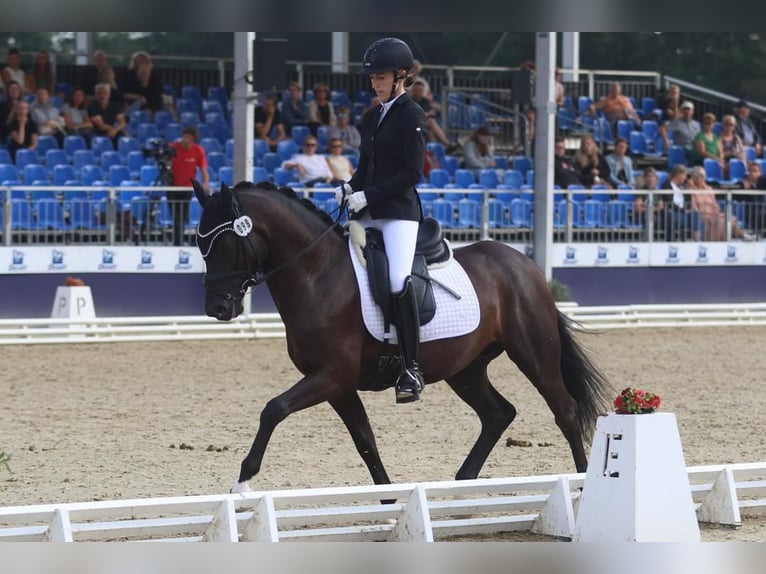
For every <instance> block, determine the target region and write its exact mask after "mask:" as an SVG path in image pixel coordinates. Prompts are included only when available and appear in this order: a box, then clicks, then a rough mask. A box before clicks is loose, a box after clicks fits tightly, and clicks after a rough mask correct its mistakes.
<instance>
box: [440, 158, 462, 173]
mask: <svg viewBox="0 0 766 574" xmlns="http://www.w3.org/2000/svg"><path fill="white" fill-rule="evenodd" d="M441 167H442V169H446V170H447V173H448V174H449V175H450V177H451V178H454V177H455V172H456V171H457V169H458V159H457V158H456V157H455V156H454V155H445V156H444V159H443V160H442V162H441Z"/></svg>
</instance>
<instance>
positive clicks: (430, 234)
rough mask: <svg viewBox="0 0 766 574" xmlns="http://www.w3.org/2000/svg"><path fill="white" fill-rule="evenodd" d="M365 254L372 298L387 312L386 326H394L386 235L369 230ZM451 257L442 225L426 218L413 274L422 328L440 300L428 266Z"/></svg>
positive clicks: (421, 227)
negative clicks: (437, 298) (436, 298)
mask: <svg viewBox="0 0 766 574" xmlns="http://www.w3.org/2000/svg"><path fill="white" fill-rule="evenodd" d="M362 252H363V254H364V258H365V259H366V261H367V275H368V278H369V281H370V291H371V292H372V298H373V300H374V301H375V303H377V305H378V306H379V307H380V309H381V311H382V312H383V317H384V319H385V322H386V325H390V324H391V323H392V320H391V319H392V313H391V293H390V290H389V283H388V257H387V256H386V248H385V245H384V244H383V233H382V232H381V231H380V230H378V229H372V228H368V229H367V230H366V243H365V246H364V248H363V250H362ZM451 256H452V252H451V251H450V248H449V246H448V245H447V242H446V241H445V239H444V235H443V233H442V229H441V226H440V225H439V222H438V221H436V220H435V219H433V218H431V217H427V218H425V219H424V220H423V221H422V222H421V224H420V227H419V228H418V239H417V246H416V247H415V257H414V259H413V261H412V273H411V275H412V287H413V288H414V290H415V297H416V299H417V302H418V315H419V317H420V324H421V325H425V324H426V323H428V322H429V321H430V320H431V319H433V318H434V314H435V313H436V300H435V299H434V292H433V285H432V282H431V279H430V276H429V274H428V266H429V265H434V264H437V263H444V262H446V261H448V260H449V259H450V257H451Z"/></svg>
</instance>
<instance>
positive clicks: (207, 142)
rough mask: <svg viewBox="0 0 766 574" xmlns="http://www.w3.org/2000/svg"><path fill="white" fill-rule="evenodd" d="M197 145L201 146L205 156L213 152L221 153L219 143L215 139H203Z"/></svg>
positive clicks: (221, 149) (221, 148)
mask: <svg viewBox="0 0 766 574" xmlns="http://www.w3.org/2000/svg"><path fill="white" fill-rule="evenodd" d="M199 145H201V146H202V149H204V150H205V153H206V154H207V155H210V154H211V153H213V152H218V153H221V152H223V147H222V146H221V142H219V141H218V140H217V139H216V138H203V139H201V140H200V142H199Z"/></svg>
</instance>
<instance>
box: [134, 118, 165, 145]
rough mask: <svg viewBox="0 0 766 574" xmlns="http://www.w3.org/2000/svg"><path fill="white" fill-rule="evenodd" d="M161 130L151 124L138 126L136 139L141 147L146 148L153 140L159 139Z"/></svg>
mask: <svg viewBox="0 0 766 574" xmlns="http://www.w3.org/2000/svg"><path fill="white" fill-rule="evenodd" d="M160 137H161V134H160V130H159V129H157V126H155V125H154V124H150V123H144V124H138V127H137V128H136V139H138V143H139V145H140V146H141V147H146V143H147V142H148V141H149V140H151V139H159V138H160Z"/></svg>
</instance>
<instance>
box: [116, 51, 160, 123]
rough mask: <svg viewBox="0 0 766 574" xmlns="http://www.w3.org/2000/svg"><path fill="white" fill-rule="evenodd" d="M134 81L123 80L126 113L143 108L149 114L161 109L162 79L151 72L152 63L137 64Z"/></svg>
mask: <svg viewBox="0 0 766 574" xmlns="http://www.w3.org/2000/svg"><path fill="white" fill-rule="evenodd" d="M136 80H137V81H136V82H135V83H132V82H131V83H130V85H129V84H128V83H127V81H126V82H125V93H124V94H123V98H124V99H125V103H126V104H128V108H127V113H130V112H132V111H136V110H145V111H147V112H149V113H150V114H153V113H154V112H156V111H158V110H162V108H163V102H162V92H163V88H162V81H161V80H160V77H159V75H158V74H156V73H153V72H152V65H151V64H150V63H148V62H143V63H142V64H139V66H138V69H137V70H136Z"/></svg>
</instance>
